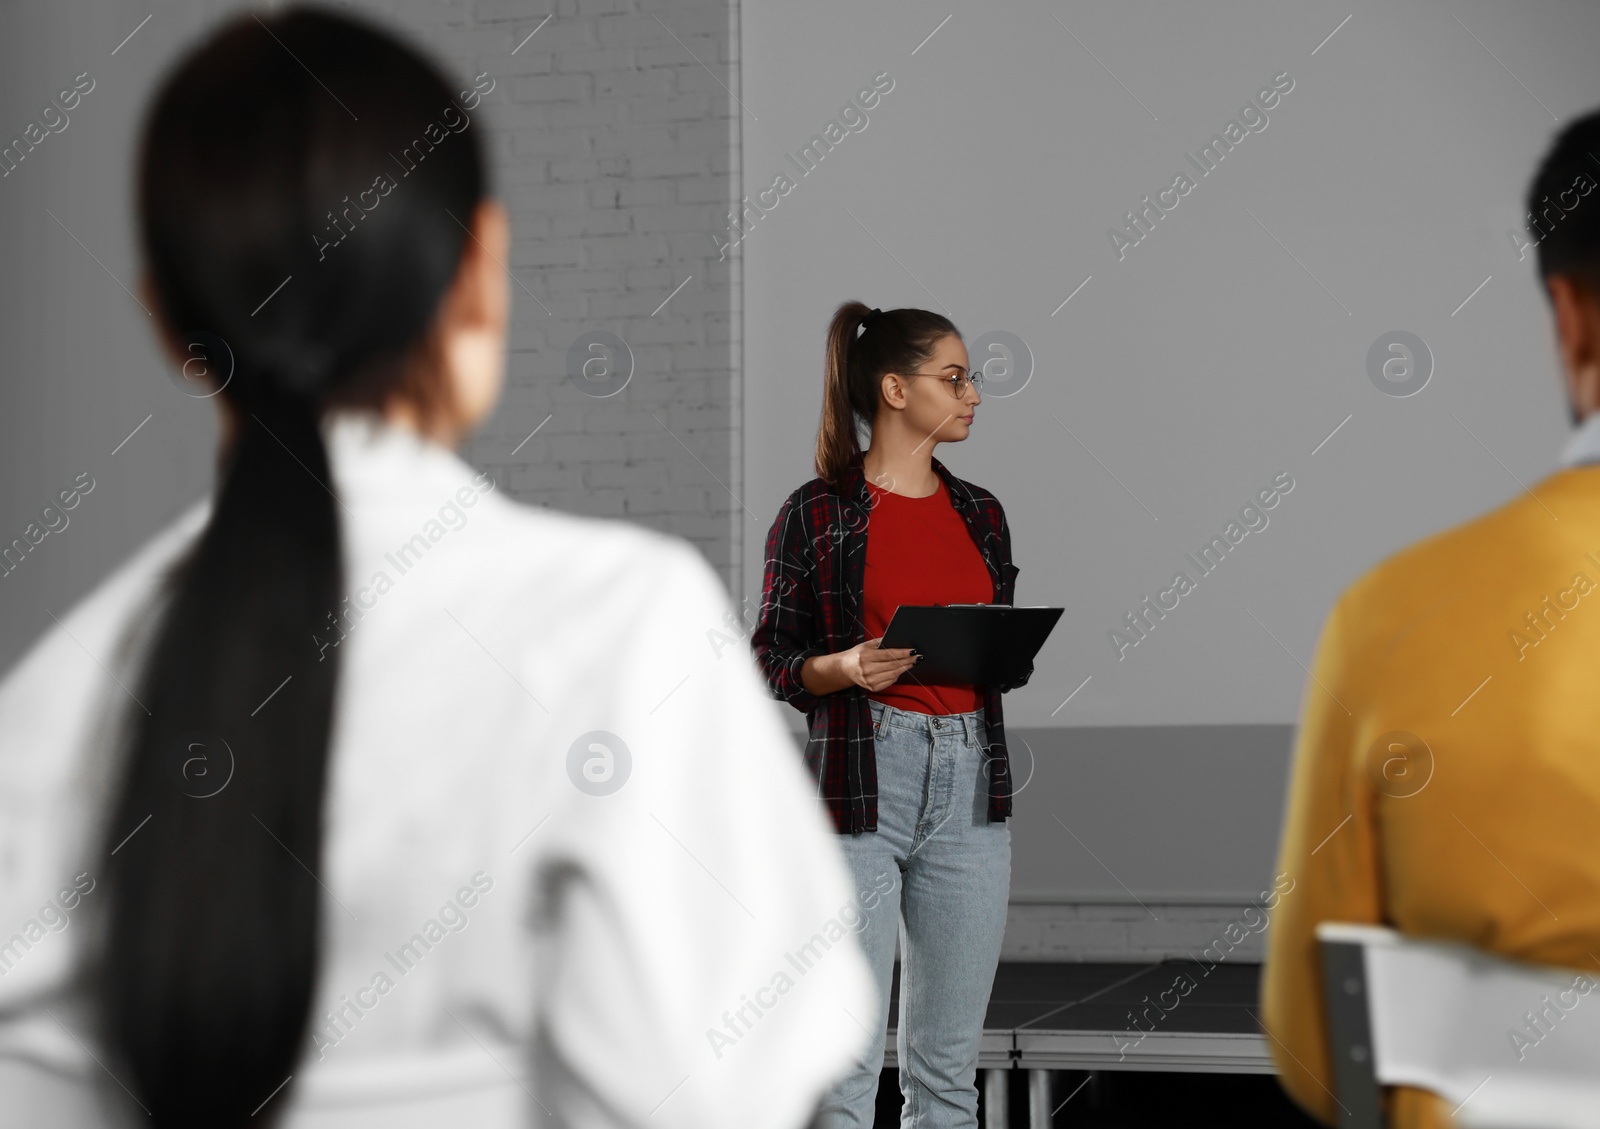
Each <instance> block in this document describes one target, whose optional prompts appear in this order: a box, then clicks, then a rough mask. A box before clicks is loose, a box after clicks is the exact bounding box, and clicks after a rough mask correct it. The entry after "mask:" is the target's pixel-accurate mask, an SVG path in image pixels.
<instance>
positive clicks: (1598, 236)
mask: <svg viewBox="0 0 1600 1129" xmlns="http://www.w3.org/2000/svg"><path fill="white" fill-rule="evenodd" d="M1597 186H1600V110H1596V111H1593V112H1591V113H1589V114H1587V115H1585V116H1584V117H1581V118H1579V119H1578V120H1577V121H1574V122H1572V123H1571V124H1570V125H1568V126H1567V127H1566V128H1565V129H1563V130H1562V131H1561V132H1560V133H1559V134H1557V135H1556V138H1555V141H1554V143H1553V144H1552V145H1551V146H1550V150H1549V152H1547V153H1546V154H1545V157H1544V160H1543V162H1541V163H1540V165H1539V170H1538V172H1536V173H1535V174H1534V177H1533V181H1532V183H1531V184H1529V186H1528V199H1527V204H1528V217H1527V221H1526V222H1527V224H1528V235H1529V237H1530V238H1532V239H1533V240H1534V242H1535V243H1537V245H1538V248H1539V276H1540V277H1541V278H1549V277H1550V276H1551V275H1553V274H1561V275H1568V276H1570V277H1572V278H1574V279H1576V280H1577V281H1578V282H1579V283H1580V284H1582V285H1584V286H1586V287H1587V288H1588V289H1590V290H1591V291H1592V292H1594V293H1595V294H1597V295H1600V193H1595V191H1594V190H1595V188H1596V187H1597ZM1591 196H1593V197H1594V198H1593V199H1590V197H1591ZM1569 201H1570V202H1569Z"/></svg>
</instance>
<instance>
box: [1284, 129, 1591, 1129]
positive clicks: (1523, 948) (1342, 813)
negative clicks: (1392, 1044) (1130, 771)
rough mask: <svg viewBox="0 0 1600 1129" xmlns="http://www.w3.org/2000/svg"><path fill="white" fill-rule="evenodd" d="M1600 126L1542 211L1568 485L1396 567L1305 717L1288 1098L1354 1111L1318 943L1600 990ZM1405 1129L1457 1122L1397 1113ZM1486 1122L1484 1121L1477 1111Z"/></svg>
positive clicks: (1410, 1101)
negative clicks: (1406, 948)
mask: <svg viewBox="0 0 1600 1129" xmlns="http://www.w3.org/2000/svg"><path fill="white" fill-rule="evenodd" d="M1594 154H1600V112H1596V113H1591V114H1590V115H1588V116H1586V117H1584V118H1582V119H1580V120H1578V121H1576V122H1575V123H1573V124H1572V125H1570V126H1569V127H1567V128H1566V129H1565V130H1563V131H1562V132H1561V134H1560V135H1559V136H1558V137H1557V138H1556V140H1555V143H1554V144H1553V146H1552V147H1551V149H1550V152H1549V153H1548V154H1547V155H1546V157H1545V159H1544V161H1543V163H1542V164H1541V166H1540V168H1539V170H1538V172H1537V174H1536V175H1535V177H1534V179H1533V183H1532V185H1531V187H1530V189H1529V192H1528V211H1529V213H1530V216H1529V223H1530V229H1529V235H1530V240H1529V242H1528V243H1527V244H1525V245H1524V248H1523V249H1524V251H1525V250H1526V249H1527V248H1528V247H1532V246H1536V247H1537V254H1538V264H1539V273H1540V276H1541V278H1542V280H1543V285H1544V288H1545V293H1546V296H1547V297H1548V298H1549V300H1550V304H1551V307H1552V310H1553V312H1554V318H1555V331H1556V338H1557V342H1558V346H1559V353H1560V357H1561V362H1562V367H1563V369H1564V370H1565V377H1566V381H1565V387H1566V395H1567V399H1568V402H1569V406H1570V409H1571V415H1572V422H1573V425H1574V427H1575V428H1576V430H1575V431H1574V432H1573V434H1572V436H1571V438H1570V440H1569V441H1568V442H1567V445H1566V447H1565V449H1564V450H1563V451H1562V453H1561V466H1560V469H1558V470H1557V471H1555V472H1554V473H1553V474H1550V475H1549V476H1548V477H1546V478H1544V479H1543V480H1542V481H1540V482H1538V483H1537V484H1535V485H1533V486H1531V487H1528V488H1525V489H1524V490H1523V491H1522V492H1521V493H1520V494H1519V495H1518V496H1517V497H1515V498H1513V499H1512V500H1511V501H1509V502H1507V503H1505V504H1504V505H1502V506H1500V507H1499V508H1497V509H1495V510H1492V511H1491V512H1489V513H1487V514H1485V515H1483V516H1482V517H1480V518H1477V519H1475V520H1473V521H1470V522H1467V523H1466V524H1464V525H1460V526H1458V527H1456V528H1453V529H1448V530H1445V531H1444V532H1442V533H1438V534H1435V535H1434V536H1431V537H1428V538H1426V539H1425V540H1423V541H1421V542H1419V543H1418V544H1416V545H1413V546H1411V547H1410V548H1407V549H1405V550H1402V551H1401V552H1398V553H1396V554H1394V555H1393V556H1391V557H1389V558H1388V559H1387V560H1385V561H1383V562H1382V563H1381V564H1379V565H1378V566H1376V567H1375V568H1373V569H1372V570H1371V571H1369V572H1368V573H1366V574H1365V575H1364V576H1362V577H1361V578H1360V579H1359V580H1357V581H1356V582H1355V583H1354V584H1352V585H1351V586H1350V587H1349V588H1348V589H1347V590H1346V591H1345V592H1344V593H1343V594H1342V595H1341V596H1340V598H1339V599H1338V600H1337V601H1336V602H1335V604H1334V606H1333V609H1332V610H1331V611H1330V612H1329V614H1328V618H1327V620H1326V622H1325V623H1324V624H1323V626H1322V631H1321V635H1320V637H1319V640H1318V643H1317V648H1316V657H1315V659H1314V662H1313V666H1312V669H1311V677H1310V679H1309V680H1308V681H1307V682H1306V685H1305V690H1304V694H1303V697H1302V711H1301V717H1300V725H1299V730H1298V735H1297V738H1296V744H1295V750H1294V760H1293V767H1292V774H1291V778H1290V784H1289V796H1288V809H1287V813H1286V818H1285V821H1284V827H1283V836H1282V840H1281V843H1280V846H1279V854H1278V865H1277V867H1276V871H1277V872H1278V873H1283V874H1287V875H1289V876H1290V877H1292V878H1293V879H1294V886H1293V887H1292V889H1291V891H1290V892H1289V893H1287V894H1285V895H1284V897H1283V899H1282V901H1281V903H1280V906H1279V909H1278V912H1277V914H1276V915H1275V916H1274V919H1273V922H1272V926H1271V928H1270V929H1269V931H1268V940H1267V957H1266V963H1265V966H1264V969H1263V972H1262V984H1261V992H1262V1017H1261V1018H1262V1023H1263V1025H1264V1026H1265V1028H1266V1030H1267V1034H1268V1043H1269V1045H1270V1046H1271V1049H1272V1054H1273V1056H1274V1059H1275V1060H1276V1063H1277V1067H1278V1074H1279V1078H1280V1080H1281V1082H1282V1084H1283V1086H1284V1088H1285V1089H1286V1090H1287V1091H1288V1093H1289V1094H1290V1096H1291V1097H1293V1098H1294V1100H1295V1101H1296V1102H1297V1103H1298V1104H1299V1105H1301V1106H1302V1107H1304V1108H1305V1109H1306V1110H1307V1111H1308V1112H1309V1113H1311V1114H1312V1115H1313V1116H1315V1117H1316V1118H1318V1119H1319V1120H1321V1121H1322V1122H1324V1123H1326V1124H1328V1125H1333V1124H1336V1123H1337V1117H1336V1114H1337V1112H1338V1106H1337V1103H1336V1102H1335V1099H1334V1094H1333V1090H1334V1081H1333V1074H1332V1066H1331V1062H1330V1057H1329V1046H1328V1038H1327V1015H1326V1010H1325V1008H1324V1006H1323V1000H1322V979H1321V975H1322V972H1321V961H1320V957H1319V954H1318V950H1317V941H1316V936H1315V929H1316V926H1317V923H1318V922H1321V921H1351V922H1362V923H1372V924H1382V925H1387V926H1389V927H1391V928H1394V929H1397V930H1399V931H1400V932H1402V933H1405V934H1408V935H1413V936H1417V937H1427V938H1442V939H1448V940H1453V941H1459V942H1463V943H1466V944H1470V945H1473V946H1476V947H1477V948H1479V949H1484V950H1487V951H1489V952H1492V953H1495V954H1497V955H1499V956H1503V957H1507V958H1512V959H1516V960H1522V961H1530V962H1535V963H1541V964H1550V965H1560V966H1565V967H1567V968H1571V969H1574V970H1577V971H1582V972H1587V973H1589V974H1591V975H1595V974H1600V192H1595V191H1594V189H1595V187H1596V186H1597V185H1600V158H1597V157H1596V156H1594ZM1385 1100H1386V1104H1387V1110H1388V1124H1389V1126H1390V1127H1391V1129H1444V1127H1449V1126H1451V1125H1453V1124H1454V1122H1453V1120H1452V1117H1451V1114H1452V1110H1451V1108H1450V1104H1449V1103H1446V1102H1445V1101H1444V1100H1443V1099H1442V1098H1439V1097H1438V1096H1436V1095H1434V1094H1431V1093H1427V1092H1424V1091H1421V1090H1414V1089H1409V1088H1402V1087H1395V1088H1393V1089H1391V1090H1389V1091H1388V1092H1387V1093H1386V1099H1385ZM1469 1100H1470V1099H1469Z"/></svg>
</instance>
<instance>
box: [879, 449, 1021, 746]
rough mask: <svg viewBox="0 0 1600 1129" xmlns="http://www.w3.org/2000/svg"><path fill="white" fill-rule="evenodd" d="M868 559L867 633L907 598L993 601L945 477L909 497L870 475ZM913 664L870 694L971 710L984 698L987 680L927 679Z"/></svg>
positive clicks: (902, 705) (928, 707) (929, 709)
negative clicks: (946, 682)
mask: <svg viewBox="0 0 1600 1129" xmlns="http://www.w3.org/2000/svg"><path fill="white" fill-rule="evenodd" d="M867 489H868V490H870V491H871V492H872V513H871V515H870V516H869V517H868V518H867V563H866V573H865V577H864V580H863V586H862V601H861V603H862V617H863V619H864V620H865V622H866V629H867V638H868V639H877V638H879V637H881V636H882V635H883V633H884V630H885V629H886V628H887V627H888V626H889V621H890V620H891V619H893V618H894V611H895V608H897V607H899V606H900V605H901V604H987V603H991V602H993V600H994V580H993V579H992V578H991V577H990V575H989V567H988V566H987V565H986V564H984V563H983V555H982V554H981V553H979V552H978V546H977V545H976V544H974V543H973V540H972V534H971V533H969V532H968V531H967V523H966V522H965V521H963V520H962V519H961V515H960V514H958V513H956V510H955V507H954V506H952V505H951V504H950V493H949V491H948V490H946V489H945V485H944V481H943V480H942V479H941V480H940V481H939V488H938V489H937V490H935V491H934V492H933V493H932V494H929V495H928V496H927V497H926V498H908V497H906V496H905V495H903V494H895V493H891V492H890V491H888V490H884V489H881V488H880V487H878V486H875V485H873V484H872V483H871V482H868V483H867ZM916 675H917V668H916V667H912V668H911V669H910V670H908V671H906V673H904V674H902V675H901V676H900V679H899V681H897V682H896V683H895V684H894V685H892V686H890V687H888V688H887V689H884V690H881V691H879V692H878V693H876V694H874V693H871V692H870V691H869V692H867V697H868V698H871V699H872V700H874V701H878V702H883V703H884V704H885V705H890V706H895V707H896V708H898V709H903V710H918V711H920V712H922V713H933V714H947V713H971V712H972V711H973V710H976V709H978V708H980V707H981V706H982V705H983V701H984V695H983V689H982V687H976V686H971V685H967V686H925V685H920V684H918V683H917V682H916V681H915V678H916Z"/></svg>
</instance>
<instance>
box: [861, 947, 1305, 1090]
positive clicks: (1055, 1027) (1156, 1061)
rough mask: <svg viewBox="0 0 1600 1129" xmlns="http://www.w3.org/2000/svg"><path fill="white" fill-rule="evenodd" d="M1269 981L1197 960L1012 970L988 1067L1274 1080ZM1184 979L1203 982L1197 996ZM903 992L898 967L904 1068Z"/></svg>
mask: <svg viewBox="0 0 1600 1129" xmlns="http://www.w3.org/2000/svg"><path fill="white" fill-rule="evenodd" d="M1260 975H1261V966H1260V965H1258V964H1228V963H1222V964H1217V965H1207V964H1205V963H1202V962H1196V961H1188V960H1179V961H1163V962H1161V963H1159V964H1078V963H1050V964H1045V963H1032V962H1026V963H1024V962H1017V963H1002V964H1001V965H1000V968H999V971H998V972H997V973H996V975H995V983H994V991H993V994H992V995H991V996H990V999H989V1011H988V1014H987V1016H986V1018H985V1019H984V1031H983V1046H982V1049H981V1050H980V1052H979V1059H978V1066H979V1068H980V1069H984V1070H991V1069H1022V1070H1156V1071H1167V1072H1184V1071H1191V1072H1192V1071H1204V1072H1216V1073H1227V1074H1272V1073H1274V1067H1273V1063H1272V1056H1271V1053H1270V1051H1269V1049H1268V1045H1267V1037H1266V1035H1264V1034H1263V1033H1262V1032H1261V1028H1260V1025H1259V1024H1258V1023H1257V1020H1256V1017H1257V1016H1258V1015H1259V1014H1260V1007H1259V1005H1258V1003H1257V985H1258V982H1259V980H1260ZM1183 977H1188V978H1189V980H1191V981H1192V982H1193V987H1192V988H1189V989H1188V992H1187V994H1182V992H1183V989H1184V987H1185V985H1184V983H1183V980H1182V978H1183ZM1175 984H1176V985H1177V987H1176V988H1175V987H1174V985H1175ZM1163 993H1164V994H1165V998H1163ZM899 994H900V967H899V965H898V964H897V965H896V966H895V978H894V991H893V997H892V999H891V1002H890V1006H889V1038H888V1043H887V1045H886V1047H885V1059H884V1065H885V1067H891V1066H894V1065H895V1064H896V1062H897V1059H896V1053H895V1026H896V1023H897V1020H898V1015H899V1006H900V1005H899ZM1168 1008H1170V1010H1167V1009H1168ZM1146 1011H1148V1013H1149V1019H1146V1018H1144V1013H1145V1012H1146ZM1136 1021H1137V1022H1136Z"/></svg>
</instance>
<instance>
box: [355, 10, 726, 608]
mask: <svg viewBox="0 0 1600 1129" xmlns="http://www.w3.org/2000/svg"><path fill="white" fill-rule="evenodd" d="M360 6H361V7H363V8H369V9H374V10H377V11H380V12H381V13H383V14H384V15H385V16H387V17H388V18H389V19H390V20H393V21H398V22H399V23H400V24H401V25H402V26H404V27H406V28H408V29H410V31H411V34H412V35H413V37H414V38H416V39H418V40H420V41H422V42H424V43H425V44H427V45H428V46H429V47H431V48H432V50H433V51H434V52H435V53H436V55H437V56H438V57H439V58H440V59H441V61H442V62H444V63H445V64H446V65H448V66H451V67H453V68H454V69H455V72H456V76H457V77H459V78H461V79H463V82H464V85H470V79H471V77H472V76H474V75H477V74H481V73H483V72H485V71H487V72H488V73H489V74H490V75H492V76H494V78H495V88H494V90H493V92H492V93H491V94H489V96H488V97H487V98H486V99H485V100H484V105H483V107H482V116H481V117H480V118H478V119H477V120H480V121H482V122H483V123H485V124H486V125H487V126H488V129H489V132H490V134H491V137H492V142H491V145H490V153H491V157H492V161H493V176H494V182H495V188H496V191H497V192H498V193H499V194H500V196H501V198H502V199H504V200H505V201H506V203H507V204H508V206H509V207H510V208H511V211H512V222H513V246H512V250H511V258H510V260H509V263H508V266H509V267H510V268H511V270H512V273H513V274H514V276H515V277H516V279H517V282H516V283H515V284H513V287H512V296H513V302H514V315H513V327H512V333H511V350H512V352H511V358H510V364H509V367H508V371H507V384H506V390H505V394H504V396H503V398H502V400H501V404H500V407H499V410H498V411H497V412H496V414H495V416H494V418H493V419H492V420H490V422H489V424H488V425H487V426H486V428H485V429H484V431H483V432H482V433H480V435H479V436H478V437H476V438H475V439H474V440H473V441H472V443H471V444H470V446H469V448H468V450H467V451H466V455H467V457H468V458H469V459H471V460H472V461H474V462H476V463H478V464H480V465H482V466H484V467H487V468H489V469H490V470H491V471H492V472H493V473H494V475H495V477H496V479H497V480H498V482H499V483H500V485H501V486H502V488H504V489H507V490H508V491H509V492H510V493H511V494H512V495H513V496H515V497H518V498H520V499H522V500H524V501H530V502H535V503H539V504H544V505H549V506H552V507H556V508H559V509H563V510H569V511H573V512H578V513H587V514H594V515H604V516H614V517H625V518H628V519H629V520H632V521H636V522H639V523H640V524H643V525H647V526H650V527H652V528H655V529H660V530H663V531H666V532H670V533H675V534H678V535H679V536H682V537H685V538H688V539H689V540H690V541H693V542H694V543H695V544H696V545H698V546H699V547H700V549H701V550H702V551H703V552H704V553H705V555H706V558H707V559H708V560H709V561H710V562H711V564H712V566H713V567H714V568H716V569H717V571H718V572H719V573H720V574H721V575H722V577H723V580H724V582H725V583H727V584H728V585H729V587H730V590H734V591H736V590H737V584H738V583H739V575H740V569H739V559H738V554H739V547H740V545H741V538H742V532H741V527H740V525H739V519H740V518H741V517H742V514H741V513H740V506H739V504H738V503H737V502H736V501H735V496H742V494H741V491H742V480H743V474H742V468H741V466H740V465H739V451H740V444H739V442H738V435H737V432H736V428H737V426H738V420H739V411H740V397H739V390H738V374H739V368H738V356H739V339H738V333H737V328H736V327H737V326H738V324H739V322H738V288H737V284H738V279H737V276H736V275H735V273H734V270H735V267H734V264H733V263H732V262H726V261H724V262H719V261H718V260H717V255H716V251H715V249H714V246H713V244H712V241H711V237H710V233H711V232H721V231H723V229H724V228H725V227H726V224H727V220H726V215H727V212H728V211H729V210H730V209H732V208H733V207H734V206H735V205H736V203H737V201H738V198H739V195H740V193H739V192H738V191H737V190H736V188H737V175H738V173H737V169H738V164H739V162H738V144H739V121H738V118H737V116H736V114H737V112H738V108H737V106H736V105H735V104H734V103H733V101H732V99H731V98H730V96H729V94H728V93H727V90H733V91H737V90H738V86H739V83H738V67H737V59H736V52H737V46H738V37H737V18H738V17H737V5H736V3H734V2H733V0H657V2H645V0H557V3H556V4H555V6H554V9H553V11H552V10H551V8H550V6H549V5H548V3H547V2H545V0H541V2H539V3H531V2H528V0H520V2H518V0H453V2H445V3H438V2H423V0H406V2H402V3H393V2H391V3H386V4H382V5H378V4H376V3H375V2H367V0H363V3H362V4H361V5H360ZM547 14H549V15H550V19H549V20H548V21H546V22H545V23H544V24H543V26H540V21H541V20H544V19H545V16H546V15H547ZM535 28H538V31H537V33H536V34H534V36H533V38H532V39H527V36H528V34H529V33H530V32H533V31H534V29H535ZM674 37H676V38H674ZM525 40H526V42H524V41H525ZM519 45H520V46H519ZM513 50H515V54H513ZM696 59H698V60H699V61H698V62H697V61H696ZM702 64H703V65H702ZM724 87H726V88H727V90H725V89H724ZM685 279H688V282H687V284H685V285H683V287H682V289H679V290H677V293H676V294H673V291H674V289H675V288H677V287H678V286H679V285H680V284H682V283H684V282H685ZM530 292H531V295H532V296H530ZM668 295H672V297H671V300H670V301H667V302H666V305H665V307H664V308H661V309H659V311H658V307H660V306H661V304H662V302H663V301H666V300H667V298H668ZM536 299H537V300H536ZM541 302H542V303H543V306H544V307H545V308H541V306H540V304H539V303H541ZM547 310H548V312H547ZM591 330H606V331H609V332H611V333H614V334H616V335H617V336H619V337H620V338H622V339H623V340H624V341H626V342H627V343H628V345H629V347H630V348H631V350H632V353H633V359H634V369H633V376H632V378H631V380H630V382H629V383H628V385H627V387H626V388H624V389H623V390H622V391H621V392H619V393H617V394H615V395H612V396H609V397H604V398H601V397H597V396H593V395H590V394H588V393H586V392H585V391H584V390H583V389H581V388H579V387H578V386H576V385H575V384H573V383H572V382H571V381H570V380H568V378H567V364H568V362H567V353H568V349H569V348H570V347H571V345H572V343H573V341H574V340H575V339H576V338H578V337H579V336H580V335H581V334H584V333H587V332H589V331H591ZM546 417H549V418H548V419H546ZM541 421H543V422H542V426H541ZM535 428H537V429H538V432H537V434H535V435H533V438H532V439H527V437H528V435H529V434H530V433H531V432H533V431H534V429H535ZM525 439H527V442H526V443H524V442H523V441H524V440H525ZM518 444H522V446H521V448H520V450H517V447H518ZM513 450H516V454H515V455H513V454H512V451H513Z"/></svg>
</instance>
